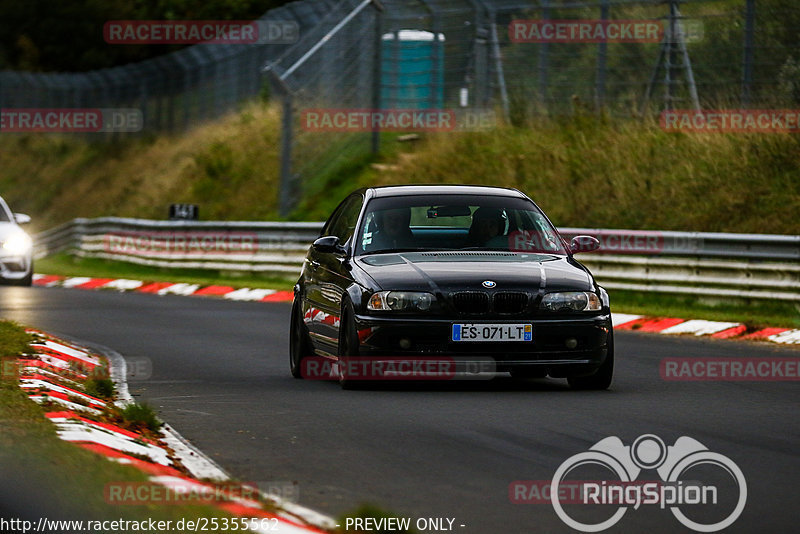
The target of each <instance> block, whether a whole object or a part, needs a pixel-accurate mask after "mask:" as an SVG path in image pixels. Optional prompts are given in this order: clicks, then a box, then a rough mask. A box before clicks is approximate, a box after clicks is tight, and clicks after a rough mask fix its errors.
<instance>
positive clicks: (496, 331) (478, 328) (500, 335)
mask: <svg viewBox="0 0 800 534" xmlns="http://www.w3.org/2000/svg"><path fill="white" fill-rule="evenodd" d="M453 341H533V325H530V324H508V323H503V324H485V323H484V324H476V323H456V324H454V325H453Z"/></svg>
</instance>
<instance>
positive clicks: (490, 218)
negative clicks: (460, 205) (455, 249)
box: [466, 208, 508, 250]
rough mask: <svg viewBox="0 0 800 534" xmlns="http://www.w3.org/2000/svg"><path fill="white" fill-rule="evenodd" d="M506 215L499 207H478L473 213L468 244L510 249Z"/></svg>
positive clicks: (469, 245) (470, 245)
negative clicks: (504, 233)
mask: <svg viewBox="0 0 800 534" xmlns="http://www.w3.org/2000/svg"><path fill="white" fill-rule="evenodd" d="M505 229H506V215H505V213H504V212H503V210H501V209H498V208H478V209H477V210H475V213H473V214H472V225H471V226H470V228H469V234H468V237H467V243H466V246H468V247H482V248H501V249H504V250H508V238H507V237H506V236H505V235H503V232H505Z"/></svg>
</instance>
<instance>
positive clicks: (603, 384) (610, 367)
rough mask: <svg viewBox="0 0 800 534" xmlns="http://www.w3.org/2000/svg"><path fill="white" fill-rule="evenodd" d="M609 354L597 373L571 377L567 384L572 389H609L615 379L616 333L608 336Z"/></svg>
mask: <svg viewBox="0 0 800 534" xmlns="http://www.w3.org/2000/svg"><path fill="white" fill-rule="evenodd" d="M607 343H608V353H607V354H606V359H605V361H604V362H603V363H602V365H600V367H598V369H597V371H595V372H594V373H593V374H591V375H589V376H571V377H568V378H567V383H569V386H570V387H571V388H572V389H579V390H603V389H608V388H609V386H610V385H611V380H612V379H613V377H614V333H613V330H612V331H611V332H610V333H609V334H608V341H607Z"/></svg>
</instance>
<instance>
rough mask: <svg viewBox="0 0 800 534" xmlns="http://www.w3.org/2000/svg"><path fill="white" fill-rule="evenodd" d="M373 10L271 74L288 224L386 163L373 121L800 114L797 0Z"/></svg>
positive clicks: (543, 2)
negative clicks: (320, 196) (486, 113)
mask: <svg viewBox="0 0 800 534" xmlns="http://www.w3.org/2000/svg"><path fill="white" fill-rule="evenodd" d="M370 4H371V2H369V1H362V2H358V1H356V0H352V1H344V2H341V3H340V4H338V6H337V7H336V8H335V9H334V10H333V11H332V12H330V13H329V15H328V16H327V17H326V18H325V19H323V20H322V21H321V23H320V25H319V26H318V27H317V28H315V30H314V31H313V32H310V33H308V34H306V35H304V36H303V38H302V39H301V40H300V42H298V43H297V45H295V46H294V47H293V48H292V49H291V50H290V51H289V52H288V53H286V54H285V55H283V56H282V57H281V58H280V59H279V60H278V61H276V62H274V63H271V64H270V65H269V66H268V68H267V70H269V71H270V72H271V73H272V75H273V78H274V80H275V81H276V82H277V85H278V86H280V87H281V88H282V94H283V97H284V122H283V160H282V161H283V169H282V179H283V184H282V185H283V192H284V195H283V197H282V200H281V206H282V210H283V212H284V213H288V212H289V211H290V210H291V209H292V207H293V206H294V205H295V200H296V199H297V192H298V191H299V190H300V189H301V188H303V189H305V188H311V189H313V188H314V183H315V181H319V183H328V182H329V180H330V178H331V173H337V172H338V173H340V174H341V172H342V169H344V170H345V171H346V167H342V166H346V165H352V164H353V162H354V161H358V160H359V158H363V157H368V156H369V154H370V151H371V152H373V153H374V152H377V150H378V140H379V137H378V132H379V131H381V130H387V128H385V124H384V123H383V122H382V121H381V120H380V119H378V120H377V121H376V120H374V118H375V115H381V113H382V112H383V119H384V120H385V119H386V114H387V110H392V109H394V110H398V109H401V110H402V109H412V110H421V109H422V110H425V109H434V108H435V109H447V110H456V111H459V110H462V111H463V110H484V109H492V110H495V111H496V112H497V113H496V116H497V117H502V118H504V120H505V121H506V122H508V123H511V124H515V125H522V124H526V123H528V122H529V121H530V120H531V119H532V118H533V117H534V116H536V115H541V114H550V115H559V114H571V113H583V112H597V111H600V110H603V112H605V113H609V114H612V115H616V116H628V117H642V116H645V117H652V116H657V114H658V112H659V111H661V110H663V109H700V108H703V109H715V108H716V109H730V108H776V107H784V108H790V107H792V106H796V105H797V104H798V103H800V63H799V62H798V61H800V59H798V58H800V42H798V41H797V39H796V38H794V37H792V35H793V33H792V32H793V31H795V32H796V29H797V28H800V5H796V3H795V2H793V1H791V0H759V1H758V2H757V1H756V0H688V1H684V2H678V1H677V0H668V1H663V0H593V1H583V2H574V1H569V2H568V1H554V0H539V1H529V2H519V1H512V0H491V1H490V0H418V1H415V2H402V1H398V0H384V1H382V2H380V4H375V5H370ZM381 6H382V9H381ZM581 25H583V26H585V27H587V28H589V30H588V33H581V31H582V30H581V29H580V26H581ZM559 26H561V29H559ZM612 26H616V28H615V30H616V32H617V34H613V33H612V32H611V30H612V28H611V27H612ZM553 28H555V30H554V29H553ZM626 28H627V29H626ZM631 28H633V29H632V30H631ZM793 28H794V30H793ZM620 29H622V30H620ZM548 30H549V33H548ZM561 30H564V31H563V32H561ZM639 30H642V31H643V32H642V33H641V34H640V33H638V32H639ZM650 30H653V32H650ZM597 31H599V32H600V33H592V32H597ZM620 31H622V34H621V35H620V34H619V32H620ZM571 32H572V33H571ZM626 32H632V33H626ZM598 35H599V36H601V38H598ZM615 37H616V38H615ZM320 108H327V109H328V111H331V113H329V116H328V117H327V118H328V121H329V123H328V124H327V126H326V125H324V124H322V125H321V123H319V122H317V121H318V119H320V117H322V118H324V117H325V116H324V114H321V113H319V111H320ZM348 110H349V111H348ZM365 110H368V113H367V114H366V116H367V119H366V122H365V121H364V120H361V119H362V118H363V116H364V115H365V113H364V112H365ZM337 113H338V114H339V118H340V119H341V120H340V121H339V122H338V123H337V122H336V119H337V116H336V114H337ZM310 116H311V117H312V118H313V119H314V120H313V121H312V120H310V118H309V117H310ZM353 119H355V120H353ZM353 124H356V125H357V126H356V127H353ZM457 124H459V125H460V126H463V123H461V122H459V121H457ZM365 126H366V127H365ZM409 129H410V130H412V131H413V130H414V128H413V127H411V128H409ZM389 130H391V128H389ZM395 131H396V130H395Z"/></svg>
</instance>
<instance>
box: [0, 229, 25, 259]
mask: <svg viewBox="0 0 800 534" xmlns="http://www.w3.org/2000/svg"><path fill="white" fill-rule="evenodd" d="M31 246H32V242H31V238H30V237H28V235H27V234H24V233H21V232H20V233H15V234H11V235H10V236H8V237H6V238H5V240H3V252H5V253H6V254H10V255H12V256H26V255H27V254H28V253H29V252H30V251H31Z"/></svg>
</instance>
